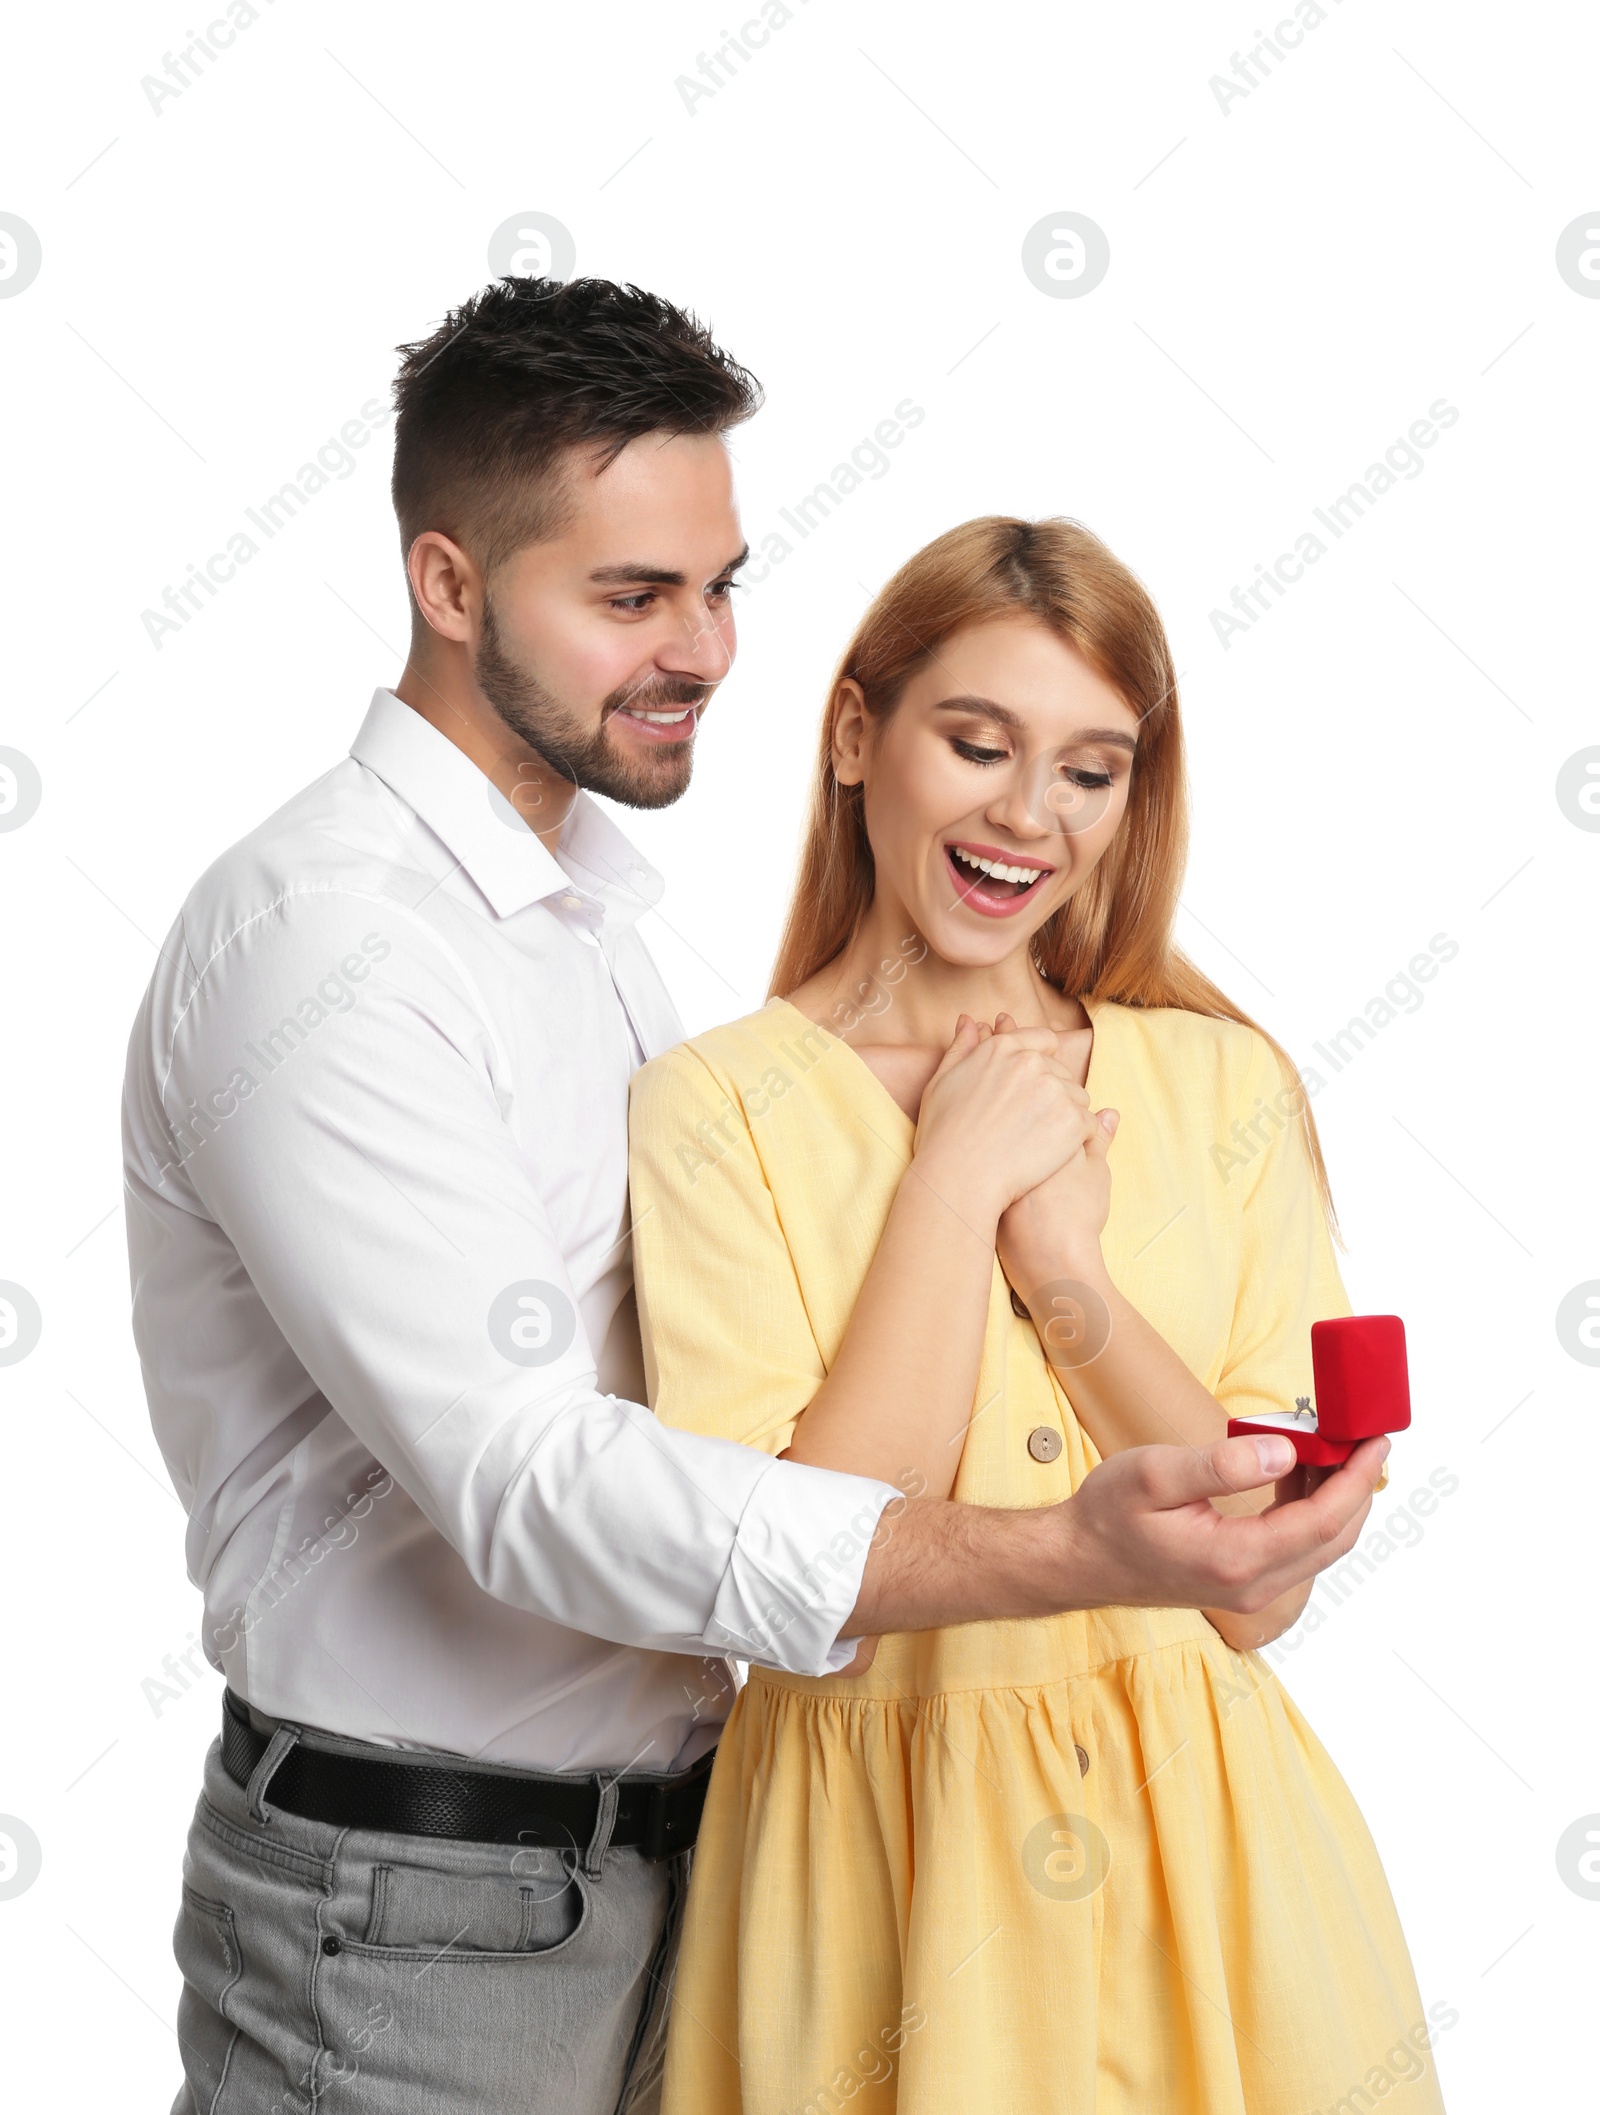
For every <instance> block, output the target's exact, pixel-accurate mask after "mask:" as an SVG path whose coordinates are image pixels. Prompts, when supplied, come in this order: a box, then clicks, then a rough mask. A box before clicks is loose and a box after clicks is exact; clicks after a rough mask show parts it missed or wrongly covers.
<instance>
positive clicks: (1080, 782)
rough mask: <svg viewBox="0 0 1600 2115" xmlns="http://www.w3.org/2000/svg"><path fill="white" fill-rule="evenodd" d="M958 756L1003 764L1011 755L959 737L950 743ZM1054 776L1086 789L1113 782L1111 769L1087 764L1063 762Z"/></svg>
mask: <svg viewBox="0 0 1600 2115" xmlns="http://www.w3.org/2000/svg"><path fill="white" fill-rule="evenodd" d="M950 746H951V747H952V748H953V749H954V750H955V752H956V754H957V756H964V757H965V758H966V759H967V761H968V762H969V763H972V764H980V765H985V766H987V765H990V764H1003V763H1004V762H1005V760H1006V759H1007V757H1009V756H1010V754H1011V751H1010V750H1009V749H989V748H985V747H984V746H983V744H981V743H979V742H966V741H962V740H960V739H959V738H957V739H956V740H954V741H953V742H952V743H951V745H950ZM1053 775H1054V776H1057V777H1060V778H1064V779H1065V780H1066V781H1067V782H1068V784H1069V785H1073V786H1079V787H1082V788H1083V789H1084V790H1085V791H1091V790H1095V789H1103V788H1105V787H1107V786H1109V785H1110V784H1111V782H1112V774H1111V773H1110V772H1109V771H1104V770H1097V769H1094V768H1093V767H1091V766H1089V765H1087V764H1061V765H1058V766H1057V768H1056V771H1055V773H1054V774H1053Z"/></svg>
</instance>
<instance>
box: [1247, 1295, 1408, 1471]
mask: <svg viewBox="0 0 1600 2115" xmlns="http://www.w3.org/2000/svg"><path fill="white" fill-rule="evenodd" d="M1311 1373H1312V1380H1313V1384H1314V1386H1315V1389H1316V1407H1315V1409H1313V1408H1312V1407H1311V1405H1310V1403H1309V1402H1308V1401H1307V1400H1306V1398H1305V1397H1304V1396H1301V1397H1300V1398H1299V1405H1300V1407H1299V1408H1298V1409H1296V1410H1293V1411H1285V1412H1284V1413H1283V1415H1282V1416H1273V1417H1230V1418H1229V1420H1228V1437H1229V1438H1230V1439H1232V1438H1234V1437H1235V1435H1236V1434H1238V1433H1240V1432H1281V1433H1282V1434H1283V1436H1284V1437H1285V1438H1286V1439H1291V1440H1293V1442H1294V1451H1295V1458H1296V1460H1298V1461H1301V1462H1311V1463H1313V1464H1314V1465H1316V1466H1317V1467H1319V1468H1325V1467H1331V1466H1332V1465H1333V1464H1334V1463H1336V1462H1341V1461H1343V1460H1344V1459H1345V1458H1346V1457H1347V1456H1348V1454H1349V1453H1350V1450H1351V1449H1352V1448H1353V1447H1357V1446H1359V1445H1360V1443H1361V1442H1362V1440H1364V1439H1376V1438H1377V1436H1378V1435H1379V1433H1381V1432H1403V1431H1404V1430H1405V1429H1406V1427H1407V1426H1408V1425H1409V1424H1410V1422H1411V1387H1410V1383H1409V1381H1408V1379H1407V1377H1406V1330H1405V1324H1404V1323H1403V1322H1402V1321H1401V1319H1400V1317H1399V1316H1398V1315H1343V1316H1341V1317H1340V1318H1339V1319H1338V1320H1337V1321H1333V1322H1313V1323H1312V1325H1311Z"/></svg>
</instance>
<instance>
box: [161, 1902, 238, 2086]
mask: <svg viewBox="0 0 1600 2115" xmlns="http://www.w3.org/2000/svg"><path fill="white" fill-rule="evenodd" d="M172 1950H173V1952H174V1954H175V1955H176V1956H177V1962H178V1967H179V1969H180V1970H181V1971H182V1974H183V1991H182V1994H181V1995H180V1997H179V1999H178V2040H179V2043H180V2044H181V2046H182V2049H183V2059H184V2068H185V2071H186V2073H187V2076H188V2081H189V2091H190V2093H191V2095H192V2096H193V2099H194V2102H195V2105H196V2107H197V2108H198V2109H199V2111H200V2115H212V2111H213V2110H215V2109H216V2108H217V2106H218V2104H219V2102H220V2100H221V2096H222V2088H223V2086H224V2084H225V2083H226V2081H227V2076H228V2063H229V2059H230V2058H231V2057H232V2055H233V2049H234V2044H235V2043H236V2042H237V2040H238V2039H239V2029H238V2026H237V2025H236V2024H235V2022H234V2021H233V2019H232V2018H231V2017H230V2016H229V2010H228V1997H229V1993H230V1992H231V1991H232V1989H233V1986H234V1985H235V1983H237V1982H238V1980H239V1977H240V1974H241V1972H242V1970H243V1968H244V1961H243V1958H242V1956H241V1954H240V1951H239V1936H238V1930H237V1927H236V1925H235V1923H234V1915H233V1911H232V1910H231V1909H229V1908H228V1906H227V1904H226V1903H225V1902H213V1901H211V1900H209V1898H208V1897H207V1896H205V1895H202V1894H200V1893H199V1892H198V1891H197V1890H196V1889H194V1888H192V1887H191V1886H190V1885H189V1884H188V1882H187V1881H185V1882H184V1884H183V1899H182V1902H181V1904H180V1906H179V1910H178V1922H177V1925H176V1927H175V1928H174V1931H173V1934H172Z"/></svg>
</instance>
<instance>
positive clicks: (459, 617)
mask: <svg viewBox="0 0 1600 2115" xmlns="http://www.w3.org/2000/svg"><path fill="white" fill-rule="evenodd" d="M406 575H407V577H408V578H409V580H410V582H411V595H412V600H413V601H414V602H415V603H416V606H417V608H418V609H419V610H420V611H421V612H422V615H423V618H424V619H425V621H426V622H427V624H428V626H429V628H430V629H431V630H433V631H436V632H437V633H438V634H439V636H440V637H441V638H443V639H454V640H456V641H458V642H460V643H463V644H465V643H466V642H468V641H470V640H471V639H472V638H473V637H474V636H475V635H476V632H477V629H478V624H479V620H480V618H481V617H482V614H483V578H482V575H481V574H480V573H479V571H478V568H477V567H476V566H475V565H474V564H473V562H472V560H471V559H470V558H469V557H468V556H467V554H466V552H465V551H463V550H462V548H461V546H460V544H458V543H452V542H451V540H450V538H449V537H448V536H445V535H443V534H442V533H441V532H440V531H439V530H438V529H424V530H423V532H422V534H421V535H420V536H419V537H418V538H417V540H416V542H415V543H413V544H412V546H411V548H410V550H409V551H408V552H407V553H406Z"/></svg>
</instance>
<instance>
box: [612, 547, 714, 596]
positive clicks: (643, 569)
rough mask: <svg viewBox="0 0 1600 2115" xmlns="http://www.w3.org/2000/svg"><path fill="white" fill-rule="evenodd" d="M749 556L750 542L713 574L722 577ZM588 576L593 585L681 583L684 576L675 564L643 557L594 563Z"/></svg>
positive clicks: (654, 585) (626, 585)
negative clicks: (620, 562)
mask: <svg viewBox="0 0 1600 2115" xmlns="http://www.w3.org/2000/svg"><path fill="white" fill-rule="evenodd" d="M749 556H750V546H749V545H748V544H746V545H745V547H744V549H743V550H742V551H741V552H740V553H739V555H738V557H737V558H730V559H729V560H728V563H727V564H726V565H725V566H719V567H718V569H717V571H716V573H715V574H714V575H713V578H715V579H717V580H721V579H723V578H725V577H726V576H727V575H728V574H729V573H737V572H738V570H739V568H740V566H742V565H743V564H744V562H745V561H746V559H747V558H748V557H749ZM589 578H590V579H591V580H592V581H593V582H594V584H595V586H596V587H632V586H637V587H682V586H683V585H684V584H685V578H686V576H685V575H684V574H682V573H680V572H679V571H678V570H677V568H676V567H675V566H669V565H652V564H650V562H649V561H648V560H647V559H646V560H641V561H639V562H638V563H637V564H635V563H633V562H632V561H629V562H627V563H624V564H622V565H597V566H596V567H595V569H594V571H593V572H592V573H591V574H590V575H589Z"/></svg>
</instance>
